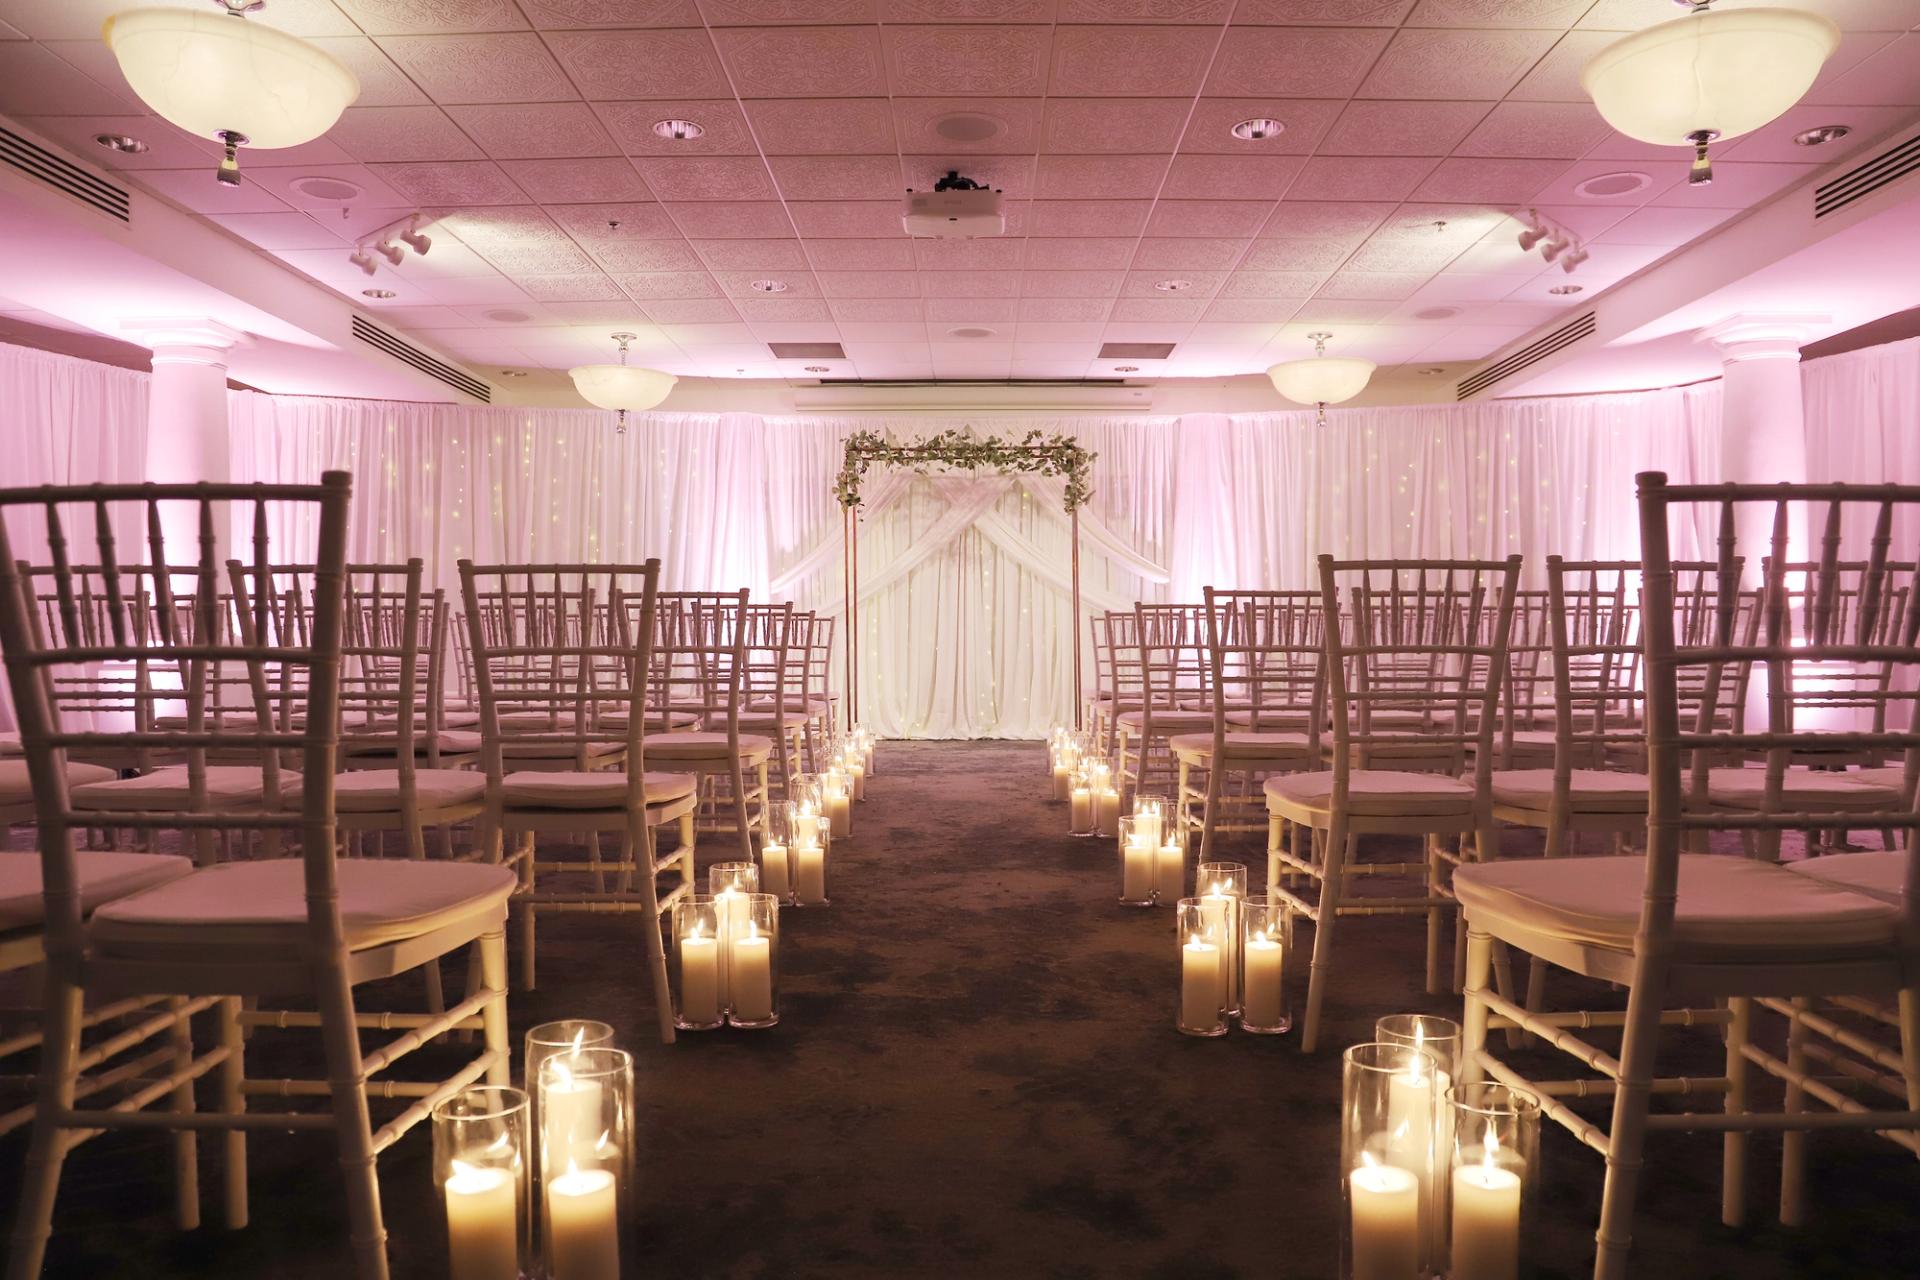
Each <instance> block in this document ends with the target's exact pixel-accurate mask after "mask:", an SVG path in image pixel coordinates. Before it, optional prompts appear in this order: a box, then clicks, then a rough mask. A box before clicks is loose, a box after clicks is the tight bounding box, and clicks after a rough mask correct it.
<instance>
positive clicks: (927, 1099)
mask: <svg viewBox="0 0 1920 1280" xmlns="http://www.w3.org/2000/svg"><path fill="white" fill-rule="evenodd" d="M1040 752H1041V749H1040V747H1039V746H1038V745H1036V744H1031V743H951V742H916V743H888V744H884V745H883V746H882V748H881V755H880V762H879V763H880V771H879V775H878V776H877V777H875V778H874V779H873V780H872V781H871V782H870V784H869V787H868V800H867V802H866V803H865V804H864V805H862V806H860V808H859V811H858V815H857V820H856V832H855V836H854V838H853V839H852V840H851V841H848V842H844V843H837V844H836V846H835V858H836V863H835V868H834V883H833V903H832V905H831V906H830V907H827V908H815V909H805V910H790V911H787V912H785V913H783V917H782V922H781V925H782V942H781V945H782V964H783V970H784V973H783V983H784V985H783V990H782V998H781V1005H782V1007H781V1017H782V1021H781V1024H780V1026H778V1027H777V1028H774V1029H772V1030H768V1031H757V1032H740V1031H732V1032H715V1033H708V1034H685V1035H683V1036H682V1037H681V1039H680V1042H679V1043H678V1044H677V1045H674V1046H672V1047H666V1046H662V1045H660V1044H659V1043H658V1041H657V1039H656V1038H655V1036H654V1033H653V1002H652V997H651V994H650V990H649V987H648V984H647V980H646V972H645V965H644V961H643V957H642V950H641V942H640V935H639V933H638V928H639V927H640V926H639V925H638V924H637V922H636V921H635V919H634V918H631V917H629V918H626V919H621V918H616V917H602V916H566V917H558V918H554V917H549V918H548V919H549V921H551V923H547V922H543V925H542V933H541V947H540V986H539V988H538V990H536V991H533V992H526V993H521V992H515V993H514V994H513V996H512V998H511V1000H510V1011H511V1020H512V1025H513V1032H514V1037H515V1045H516V1055H515V1056H516V1075H517V1059H518V1050H517V1046H518V1044H519V1040H520V1037H521V1035H522V1034H523V1033H524V1031H525V1029H526V1028H527V1027H528V1026H530V1025H532V1024H534V1023H537V1022H541V1021H544V1020H547V1019H551V1018H556V1017H564V1016H578V1017H594V1018H601V1019H604V1020H606V1021H608V1022H611V1023H612V1024H613V1025H614V1026H615V1027H616V1028H618V1029H619V1032H620V1043H621V1044H622V1045H623V1046H624V1047H626V1048H628V1049H631V1050H632V1051H633V1052H634V1054H635V1056H636V1059H637V1070H636V1078H637V1090H638V1095H639V1112H640V1117H639V1118H640V1123H639V1143H640V1146H639V1160H640V1169H641V1178H642V1201H643V1204H644V1209H643V1211H642V1214H643V1220H642V1221H641V1223H640V1224H639V1232H638V1234H639V1238H640V1239H641V1241H642V1242H643V1251H642V1256H641V1257H640V1258H639V1259H638V1260H636V1261H635V1263H634V1265H633V1266H632V1267H631V1274H632V1275H634V1276H644V1277H656V1276H657V1277H741V1278H759V1277H767V1278H773V1277H779V1278H781V1280H789V1278H792V1280H801V1278H805V1277H995V1278H1004V1277H1029V1276H1031V1277H1058V1278H1060V1280H1069V1278H1074V1280H1077V1278H1082V1277H1085V1278H1093V1277H1133V1276H1138V1277H1165V1278H1167V1280H1175V1278H1179V1280H1211V1278H1214V1277H1219V1278H1221V1280H1225V1278H1227V1277H1302V1278H1311V1280H1326V1278H1327V1277H1332V1276H1334V1275H1336V1274H1337V1271H1338V1263H1337V1258H1338V1220H1339V1213H1340V1197H1339V1189H1338V1183H1337V1179H1336V1174H1335V1154H1336V1150H1337V1143H1338V1138H1337V1118H1338V1111H1339V1093H1340V1049H1341V1047H1343V1046H1345V1045H1347V1044H1349V1043H1353V1042H1355V1041H1360V1040H1366V1039H1370V1038H1371V1035H1370V1031H1371V1027H1372V1024H1373V1020H1374V1019H1375V1018H1376V1017H1378V1016H1379V1015H1381V1014H1385V1013H1393V1012H1409V1011H1421V1012H1432V1013H1441V1014H1446V1015H1449V1016H1453V1017H1458V1016H1459V1007H1460V1003H1459V999H1458V997H1454V996H1428V995H1426V994H1425V993H1424V990H1423V989H1422V983H1421V965H1422V960H1421V957H1422V954H1423V941H1424V929H1423V927H1422V925H1421V924H1420V923H1419V922H1418V921H1413V920H1408V919H1404V918H1402V919H1392V918H1383V919H1356V920H1352V921H1343V922H1342V924H1341V934H1340V943H1341V945H1340V947H1339V965H1340V968H1339V969H1338V971H1337V974H1336V986H1335V988H1334V990H1333V994H1332V998H1331V1001H1330V1004H1329V1007H1328V1016H1327V1026H1326V1029H1325V1032H1324V1036H1323V1046H1324V1047H1323V1048H1322V1050H1321V1051H1320V1052H1318V1053H1316V1054H1313V1055H1311V1056H1303V1055H1302V1054H1301V1053H1300V1051H1299V1047H1298V1044H1297V1041H1296V1039H1295V1037H1294V1036H1291V1035H1289V1036H1283V1037H1273V1038H1268V1037H1257V1036H1251V1035H1244V1034H1240V1033H1235V1034H1233V1035H1230V1036H1227V1037H1225V1038H1223V1039H1218V1040H1210V1041H1201V1040H1194V1039H1189V1038H1187V1037H1184V1036H1181V1035H1179V1034H1177V1033H1176V1032H1175V1031H1174V1030H1173V1027H1172V1017H1173V1012H1174V998H1175V973H1176V955H1175V950H1174V940H1173V936H1172V921H1171V914H1170V913H1169V912H1168V911H1166V910H1157V911H1141V910H1130V909H1126V908H1123V907H1120V906H1118V905H1116V904H1115V902H1114V896H1115V888H1116V885H1115V875H1114V854H1113V849H1112V842H1111V841H1093V840H1076V839H1073V838H1071V837H1069V836H1067V835H1065V834H1064V831H1065V827H1066V819H1065V815H1064V813H1063V811H1062V806H1058V805H1053V804H1049V803H1046V802H1045V800H1044V799H1043V795H1042V793H1043V791H1044V781H1043V779H1042V777H1041V771H1040V767H1039V764H1040ZM728 848H729V846H728V844H727V842H726V841H725V839H724V838H722V837H707V838H705V839H704V841H703V845H702V858H701V863H702V867H703V869H704V866H705V864H706V862H707V861H708V860H710V859H719V858H724V857H726V856H727V853H728ZM1230 856H1242V857H1243V860H1244V861H1246V862H1247V863H1248V864H1249V866H1251V867H1252V868H1253V874H1254V880H1255V883H1256V884H1258V883H1260V882H1261V880H1262V879H1263V876H1264V862H1265V859H1264V856H1263V855H1262V853H1261V849H1260V842H1259V841H1258V840H1257V839H1255V838H1253V837H1241V838H1239V839H1238V840H1237V841H1236V842H1235V844H1234V846H1233V849H1232V850H1231V851H1230ZM703 874H704V871H703ZM510 936H511V935H510ZM1304 940H1305V937H1304V931H1303V941H1304ZM455 967H456V966H449V975H450V978H451V977H452V975H453V973H454V969H455ZM1296 976H1297V977H1299V978H1301V979H1303V978H1304V967H1302V969H1301V970H1300V972H1299V974H1297V975H1296ZM388 986H389V987H390V988H391V989H369V990H367V991H366V992H365V993H364V1003H365V1004H366V1005H367V1006H368V1007H380V1006H381V1005H382V1004H383V1003H385V1004H390V1005H391V1006H392V1007H403V1006H405V1005H407V1004H409V1002H412V1001H416V1000H417V997H418V987H417V983H413V982H404V983H395V984H388ZM1302 994H1303V992H1302V990H1301V988H1300V984H1299V983H1298V982H1296V984H1295V999H1296V1001H1297V1000H1299V999H1300V998H1301V995H1302ZM1555 994H1556V996H1564V997H1566V998H1567V999H1568V1000H1570V1001H1571V1000H1580V1001H1583V1002H1586V1003H1587V1004H1588V1007H1604V1006H1606V1005H1609V1004H1611V1005H1616V1006H1617V1004H1618V1000H1619V997H1618V996H1617V995H1616V994H1615V993H1612V992H1608V991H1603V990H1598V989H1595V988H1591V987H1584V986H1581V985H1579V984H1576V983H1575V982H1573V981H1572V980H1570V979H1567V980H1563V981H1561V982H1560V983H1559V984H1558V985H1557V986H1556V988H1555ZM1576 1007H1578V1006H1577V1005H1576ZM1774 1030H1775V1029H1774V1028H1768V1029H1767V1034H1769V1035H1771V1034H1773V1032H1774ZM1686 1034H1691V1037H1692V1044H1691V1045H1684V1044H1683V1045H1681V1046H1680V1047H1679V1048H1677V1050H1676V1052H1675V1053H1674V1054H1673V1056H1672V1060H1671V1062H1663V1066H1669V1067H1678V1068H1682V1069H1692V1070H1695V1071H1696V1072H1697V1073H1699V1074H1713V1073H1715V1071H1716V1070H1717V1066H1718V1063H1719V1059H1720V1054H1719V1050H1718V1047H1717V1045H1716V1044H1715V1043H1713V1041H1712V1040H1711V1039H1710V1038H1709V1037H1707V1036H1705V1035H1703V1034H1701V1033H1698V1032H1695V1033H1683V1034H1682V1035H1680V1036H1676V1037H1674V1038H1675V1039H1676V1040H1677V1041H1679V1040H1684V1039H1685V1035H1686ZM249 1054H250V1062H251V1063H252V1065H254V1066H255V1067H256V1069H265V1070H274V1071H277V1070H279V1069H281V1068H282V1067H283V1066H284V1067H286V1068H288V1069H289V1070H293V1071H298V1070H305V1071H313V1070H314V1065H315V1060H316V1059H317V1057H318V1054H317V1041H316V1040H314V1039H312V1038H311V1037H309V1036H306V1035H304V1034H302V1033H294V1032H277V1033H276V1032H261V1033H260V1034H259V1035H258V1036H256V1037H255V1042H254V1046H253V1047H252V1048H250V1050H249ZM1759 1096H1760V1097H1761V1098H1762V1099H1766V1098H1769V1097H1770V1096H1771V1095H1770V1094H1767V1093H1766V1092H1764V1091H1762V1093H1761V1094H1760V1095H1759ZM376 1114H378V1113H376ZM1546 1130H1547V1131H1546V1133H1545V1135H1544V1137H1543V1155H1542V1159H1543V1161H1544V1177H1543V1179H1542V1182H1541V1186H1542V1192H1543V1194H1542V1197H1541V1203H1540V1204H1539V1206H1538V1213H1537V1216H1536V1221H1535V1223H1534V1224H1533V1227H1532V1231H1531V1235H1530V1239H1529V1242H1528V1253H1529V1255H1530V1258H1531V1261H1532V1263H1533V1265H1534V1267H1535V1275H1536V1276H1537V1277H1539V1280H1555V1278H1559V1277H1568V1278H1572V1277H1581V1276H1585V1275H1587V1274H1588V1273H1589V1270H1590V1267H1591V1258H1592V1252H1593V1246H1592V1233H1593V1228H1594V1224H1595V1222H1596V1220H1597V1217H1598V1206H1599V1196H1600V1186H1601V1177H1602V1165H1601V1161H1600V1159H1599V1158H1598V1157H1597V1156H1595V1155H1593V1154H1592V1153H1591V1152H1590V1151H1588V1150H1586V1149H1585V1148H1584V1147H1580V1146H1579V1145H1577V1144H1576V1143H1574V1142H1573V1141H1572V1140H1570V1139H1569V1138H1567V1137H1566V1135H1565V1134H1564V1132H1563V1131H1561V1130H1559V1129H1558V1128H1557V1127H1555V1126H1552V1125H1550V1124H1549V1125H1547V1126H1546ZM24 1145H25V1144H24V1140H23V1137H22V1136H21V1135H15V1136H13V1137H12V1138H10V1139H8V1140H7V1141H6V1142H5V1143H4V1144H0V1196H4V1197H5V1198H6V1199H7V1200H8V1201H11V1200H12V1198H13V1192H14V1190H15V1184H16V1183H17V1179H18V1171H19V1166H20V1157H21V1154H22V1152H23V1150H24ZM218 1146H219V1142H218V1139H214V1138H210V1139H207V1140H204V1141H203V1142H202V1144H201V1150H202V1161H201V1163H202V1166H203V1188H204V1191H205V1199H206V1205H207V1209H206V1213H207V1225H206V1226H204V1227H203V1228H201V1229H200V1230H197V1231H193V1232H186V1233H182V1232H178V1231H176V1230H174V1228H173V1225H172V1219H171V1203H172V1197H171V1192H170V1190H169V1183H170V1178H171V1157H170V1148H169V1147H168V1145H167V1142H166V1140H165V1139H164V1138H160V1137H155V1136H148V1135H134V1134H118V1135H109V1136H107V1137H104V1138H101V1139H97V1140H95V1141H92V1142H89V1143H87V1144H85V1145H84V1146H82V1147H81V1148H79V1149H78V1150H77V1151H76V1152H75V1153H74V1154H73V1155H72V1156H71V1157H70V1159H69V1161H68V1165H67V1170H66V1175H65V1178H64V1179H63V1182H62V1185H61V1193H60V1200H59V1204H58V1207H57V1210H56V1215H55V1226H56V1234H55V1236H54V1240H53V1244H52V1247H51V1251H50V1253H49V1261H48V1267H47V1274H48V1275H51V1276H61V1277H127V1278H129V1280H131V1278H135V1277H172V1276H221V1277H276V1278H277V1277H286V1278H288V1280H304V1278H306V1277H315V1278H319V1277H326V1278H327V1280H339V1278H340V1277H343V1276H346V1275H348V1274H350V1267H349V1262H348V1259H347V1256H346V1250H345V1248H344V1227H343V1224H344V1221H345V1208H344V1200H343V1197H342V1195H341V1192H340V1190H339V1184H338V1181H337V1179H336V1177H335V1167H334V1164H333V1150H332V1146H331V1142H330V1139H329V1138H328V1137H327V1136H326V1135H325V1134H303V1135H279V1134H258V1135H255V1136H254V1137H253V1138H252V1140H251V1143H250V1151H251V1153H252V1192H253V1221H252V1224H251V1225H250V1226H249V1227H248V1228H247V1229H246V1230H244V1231H240V1232H230V1231H227V1230H225V1229H224V1228H223V1227H222V1226H220V1225H219V1223H218V1213H219V1181H218V1178H219V1161H218ZM1811 1147H1812V1157H1811V1164H1810V1170H1809V1186H1810V1189H1811V1192H1810V1198H1811V1204H1812V1208H1813V1225H1811V1226H1809V1227H1805V1228H1801V1229H1795V1230H1787V1229H1784V1228H1782V1227H1780V1226H1778V1225H1777V1224H1776V1223H1774V1222H1772V1221H1770V1220H1769V1219H1770V1211H1771V1208H1772V1205H1773V1198H1774V1196H1775V1195H1776V1193H1777V1185H1778V1172H1777V1170H1778V1155H1779V1143H1778V1140H1777V1139H1772V1138H1766V1137H1761V1138H1756V1139H1755V1140H1754V1142H1753V1157H1752V1178H1751V1187H1752V1197H1753V1206H1754V1212H1753V1214H1752V1218H1753V1220H1754V1221H1753V1224H1752V1225H1751V1226H1749V1227H1747V1228H1745V1229H1741V1230H1731V1229H1728V1228H1725V1227H1723V1226H1721V1225H1720V1223H1719V1174H1720V1144H1719V1142H1718V1140H1717V1139H1714V1138H1711V1137H1707V1136H1701V1135H1686V1136H1656V1137H1655V1138H1654V1139H1653V1142H1652V1145H1651V1147H1650V1162H1649V1165H1648V1168H1647V1171H1646V1175H1645V1182H1644V1187H1643V1191H1642V1195H1641V1212H1640V1216H1639V1221H1638V1226H1637V1236H1638V1239H1637V1242H1636V1250H1635V1265H1634V1268H1633V1273H1634V1275H1635V1276H1636V1277H1665V1276H1686V1277H1688V1278H1689V1280H1714V1278H1717V1277H1729V1278H1731V1277H1736V1276H1737V1277H1740V1278H1741V1280H1787V1278H1788V1277H1836V1278H1837V1277H1848V1278H1849V1280H1862V1278H1868V1277H1902V1276H1905V1277H1911V1276H1915V1275H1920V1215H1916V1213H1915V1212H1914V1206H1915V1205H1916V1203H1917V1202H1920V1167H1916V1163H1915V1161H1914V1160H1913V1159H1912V1158H1911V1157H1906V1156H1903V1155H1902V1154H1901V1153H1900V1152H1898V1151H1897V1150H1896V1149H1895V1148H1894V1147H1892V1146H1891V1145H1890V1144H1888V1143H1886V1142H1884V1141H1880V1140H1876V1139H1873V1138H1871V1137H1867V1136H1864V1135H1845V1134H1830V1135H1819V1136H1817V1137H1816V1138H1815V1139H1814V1140H1813V1142H1812V1143H1811ZM429 1150H430V1143H429V1141H428V1135H427V1130H426V1128H425V1126H422V1127H421V1128H419V1129H416V1130H415V1131H413V1132H412V1133H410V1134H409V1135H408V1136H407V1137H406V1138H405V1139H404V1140H402V1141H401V1142H400V1143H399V1144H398V1145H397V1146H396V1147H394V1148H393V1149H392V1150H390V1151H389V1152H387V1153H386V1154H385V1155H384V1156H383V1157H382V1158H381V1161H380V1181H381V1187H382V1193H383V1197H384V1205H385V1212H386V1222H387V1228H388V1231H389V1234H390V1237H391V1256H392V1259H393V1268H394V1274H395V1275H396V1276H399V1277H404V1278H412V1277H422V1278H426V1277H437V1276H441V1275H444V1274H445V1266H446V1254H445V1242H444V1235H443V1233H444V1228H443V1222H442V1217H441V1214H440V1212H439V1208H438V1206H437V1204H436V1203H435V1200H434V1196H433V1190H432V1186H431V1181H430V1159H429Z"/></svg>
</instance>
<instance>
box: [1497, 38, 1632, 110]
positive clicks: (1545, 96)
mask: <svg viewBox="0 0 1920 1280" xmlns="http://www.w3.org/2000/svg"><path fill="white" fill-rule="evenodd" d="M1619 38H1620V36H1619V34H1618V33H1617V32H1612V31H1569V32H1567V33H1566V34H1565V35H1563V36H1561V37H1560V39H1559V40H1558V41H1557V42H1556V43H1555V44H1554V46H1553V48H1552V49H1550V50H1549V51H1548V52H1547V56H1546V57H1544V58H1542V59H1540V61H1539V62H1538V63H1536V64H1535V65H1534V68H1533V70H1531V71H1529V72H1527V74H1526V75H1525V76H1523V77H1522V78H1521V80H1520V83H1519V84H1517V85H1515V86H1514V87H1513V89H1512V91H1511V92H1509V93H1508V94H1507V96H1508V97H1509V98H1511V99H1517V100H1519V101H1523V102H1588V101H1591V99H1589V98H1588V97H1587V91H1586V90H1585V89H1582V88H1581V87H1580V73H1581V72H1582V71H1583V70H1585V69H1586V65H1587V63H1589V62H1591V61H1593V57H1594V55H1595V54H1597V53H1599V52H1600V51H1601V50H1602V49H1604V48H1606V47H1607V46H1608V45H1610V44H1612V43H1613V42H1614V41H1615V40H1618V39H1619Z"/></svg>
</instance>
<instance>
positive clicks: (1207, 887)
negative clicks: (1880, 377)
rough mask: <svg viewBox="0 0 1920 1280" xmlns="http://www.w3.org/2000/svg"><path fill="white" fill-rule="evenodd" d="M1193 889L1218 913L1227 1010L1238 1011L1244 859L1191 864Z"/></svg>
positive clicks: (1208, 907) (1245, 882)
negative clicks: (1225, 979) (1192, 868)
mask: <svg viewBox="0 0 1920 1280" xmlns="http://www.w3.org/2000/svg"><path fill="white" fill-rule="evenodd" d="M1193 889H1194V892H1195V893H1196V894H1198V895H1199V897H1200V900H1201V901H1202V902H1204V903H1206V904H1207V910H1209V911H1211V912H1213V913H1214V914H1215V915H1216V916H1218V917H1219V929H1220V937H1221V939H1222V941H1221V946H1222V948H1223V950H1224V951H1225V952H1226V965H1227V1012H1229V1013H1239V1012H1240V907H1241V905H1242V904H1243V903H1244V902H1246V900H1247V867H1246V864H1245V863H1243V862H1203V863H1201V864H1200V865H1199V866H1198V867H1196V868H1194V876H1193Z"/></svg>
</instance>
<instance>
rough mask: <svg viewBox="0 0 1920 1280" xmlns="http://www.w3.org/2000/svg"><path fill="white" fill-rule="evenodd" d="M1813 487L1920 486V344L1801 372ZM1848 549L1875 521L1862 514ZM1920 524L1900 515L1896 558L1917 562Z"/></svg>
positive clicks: (1816, 364)
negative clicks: (1835, 483) (1821, 483)
mask: <svg viewBox="0 0 1920 1280" xmlns="http://www.w3.org/2000/svg"><path fill="white" fill-rule="evenodd" d="M1800 386H1801V397H1802V399H1803V400H1804V401H1805V403H1806V415H1807V469H1808V479H1811V480H1844V481H1847V482H1848V483H1852V484H1885V483H1886V482H1888V481H1897V482H1900V483H1905V484H1913V483H1920V338H1909V339H1907V340H1906V341H1905V342H1890V343H1887V344H1886V345H1885V346H1879V347H1867V348H1865V349H1863V350H1860V351H1849V352H1847V353H1846V354H1845V355H1838V356H1827V357H1825V358H1824V359H1820V360H1809V361H1807V362H1806V363H1805V364H1804V365H1802V366H1801V369H1800ZM1852 518H1853V519H1854V520H1855V521H1856V524H1855V525H1854V527H1850V528H1848V529H1847V530H1846V538H1847V540H1848V543H1849V544H1850V545H1856V546H1857V545H1863V541H1864V540H1865V539H1867V538H1869V537H1871V536H1872V530H1871V528H1870V525H1871V521H1872V518H1873V517H1872V515H1871V513H1869V512H1864V511H1863V512H1857V513H1855V515H1854V516H1853V517H1852ZM1916 544H1920V520H1917V519H1915V518H1914V517H1913V516H1912V515H1911V514H1910V513H1907V512H1902V513H1901V514H1900V516H1899V523H1898V524H1897V526H1896V527H1895V529H1894V548H1893V554H1894V555H1895V556H1896V557H1898V558H1900V559H1903V560H1904V559H1910V558H1912V555H1913V551H1914V548H1915V546H1916Z"/></svg>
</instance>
